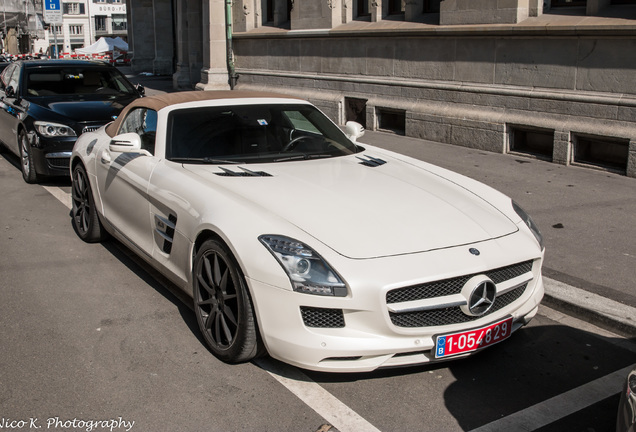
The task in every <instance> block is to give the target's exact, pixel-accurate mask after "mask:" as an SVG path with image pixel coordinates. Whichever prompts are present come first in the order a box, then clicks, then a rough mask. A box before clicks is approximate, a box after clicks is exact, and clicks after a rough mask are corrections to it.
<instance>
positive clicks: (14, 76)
mask: <svg viewBox="0 0 636 432" xmlns="http://www.w3.org/2000/svg"><path fill="white" fill-rule="evenodd" d="M20 70H21V69H20V68H19V67H17V66H16V68H15V69H13V73H11V78H9V84H8V85H10V86H13V89H14V90H15V92H16V93H19V91H20V90H19V89H18V83H19V82H20Z"/></svg>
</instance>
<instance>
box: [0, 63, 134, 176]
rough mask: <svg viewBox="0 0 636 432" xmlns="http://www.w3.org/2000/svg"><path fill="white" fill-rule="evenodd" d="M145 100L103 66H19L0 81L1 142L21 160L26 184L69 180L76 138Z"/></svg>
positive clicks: (114, 70)
mask: <svg viewBox="0 0 636 432" xmlns="http://www.w3.org/2000/svg"><path fill="white" fill-rule="evenodd" d="M142 95H143V87H140V86H138V87H135V86H133V84H131V83H130V81H128V80H127V79H126V77H125V76H124V75H123V74H122V73H121V72H120V71H119V70H117V68H115V67H113V66H111V65H109V64H107V63H104V62H100V61H81V60H44V61H41V60H28V61H17V62H15V63H11V64H10V65H9V66H7V67H6V68H5V69H4V71H3V72H2V75H0V141H2V143H4V144H5V146H6V147H8V148H9V150H11V151H12V152H13V153H15V154H16V155H17V156H19V157H20V159H21V165H22V176H23V177H24V180H25V181H26V182H27V183H35V182H37V181H38V179H39V178H40V177H41V176H61V175H69V160H70V156H71V150H72V149H73V144H75V140H76V139H77V137H78V136H79V135H81V134H82V133H83V132H86V131H92V130H96V129H98V128H99V127H101V126H103V125H105V124H107V123H110V122H111V121H112V120H114V119H115V118H116V117H117V116H118V115H119V113H120V111H121V110H122V109H123V108H124V107H125V106H126V105H128V104H129V103H130V102H132V101H133V100H134V99H137V98H139V97H141V96H142Z"/></svg>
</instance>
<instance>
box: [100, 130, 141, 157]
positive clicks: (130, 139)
mask: <svg viewBox="0 0 636 432" xmlns="http://www.w3.org/2000/svg"><path fill="white" fill-rule="evenodd" d="M108 149H109V150H110V151H112V152H116V153H145V152H144V151H143V150H141V137H140V136H139V135H137V134H136V133H134V132H129V133H125V134H121V135H117V136H116V137H114V138H113V139H112V140H110V145H109V146H108Z"/></svg>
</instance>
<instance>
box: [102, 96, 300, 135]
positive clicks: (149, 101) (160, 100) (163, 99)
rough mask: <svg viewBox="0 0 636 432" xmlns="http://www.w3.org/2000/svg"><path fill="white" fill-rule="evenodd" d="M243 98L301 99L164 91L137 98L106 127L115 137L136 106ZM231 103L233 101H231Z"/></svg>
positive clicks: (159, 106) (147, 106) (161, 105)
mask: <svg viewBox="0 0 636 432" xmlns="http://www.w3.org/2000/svg"><path fill="white" fill-rule="evenodd" d="M241 98H284V99H299V98H296V97H293V96H287V95H283V94H279V93H267V92H256V91H237V90H218V91H184V92H175V93H164V94H160V95H155V96H147V97H143V98H139V99H136V100H134V101H132V102H131V103H130V104H128V105H127V106H126V107H125V108H124V109H123V110H122V112H121V113H120V114H119V116H118V117H117V119H116V120H115V121H114V122H112V123H111V124H109V125H108V127H106V133H107V134H108V135H109V136H110V137H114V136H115V135H116V134H117V131H118V130H119V124H120V123H121V121H122V119H123V118H125V117H126V114H127V113H128V111H130V110H131V109H133V108H136V107H144V108H150V109H152V110H155V111H159V110H160V109H162V108H165V107H167V106H169V105H176V104H181V103H186V102H200V101H208V100H217V99H228V100H230V99H241ZM230 103H231V102H230Z"/></svg>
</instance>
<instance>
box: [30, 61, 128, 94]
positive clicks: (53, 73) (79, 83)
mask: <svg viewBox="0 0 636 432" xmlns="http://www.w3.org/2000/svg"><path fill="white" fill-rule="evenodd" d="M26 72H27V87H26V91H27V93H28V94H29V95H30V96H56V95H88V94H103V95H120V94H132V93H134V92H135V90H134V88H133V87H132V85H131V84H130V83H129V82H128V81H127V80H126V78H125V77H124V76H123V75H122V74H121V73H119V71H117V70H116V69H111V68H99V67H46V68H37V69H32V70H28V69H27V71H26Z"/></svg>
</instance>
